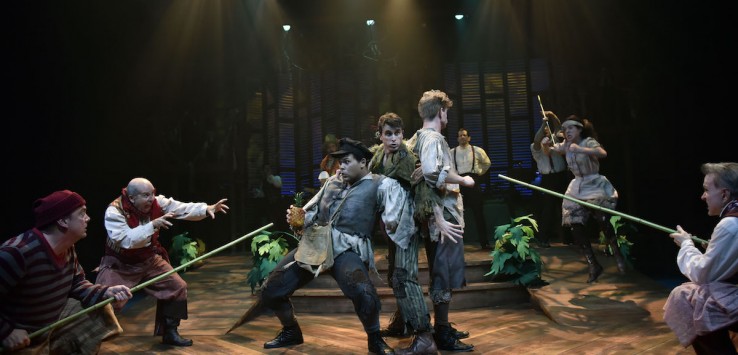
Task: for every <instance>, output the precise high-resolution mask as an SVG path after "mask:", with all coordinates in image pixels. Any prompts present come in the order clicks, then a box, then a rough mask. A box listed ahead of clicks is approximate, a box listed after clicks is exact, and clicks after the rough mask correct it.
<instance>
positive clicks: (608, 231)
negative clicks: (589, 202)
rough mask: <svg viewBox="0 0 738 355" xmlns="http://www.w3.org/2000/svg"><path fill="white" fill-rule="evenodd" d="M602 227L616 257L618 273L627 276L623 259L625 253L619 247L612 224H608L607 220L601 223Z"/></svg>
mask: <svg viewBox="0 0 738 355" xmlns="http://www.w3.org/2000/svg"><path fill="white" fill-rule="evenodd" d="M608 220H609V219H608ZM600 225H601V228H602V231H603V232H604V233H605V236H606V237H607V244H608V245H609V246H610V249H612V254H613V256H615V263H616V264H617V266H618V272H619V273H620V275H625V258H623V253H622V252H621V251H620V246H619V245H618V237H617V236H616V235H615V230H614V229H613V227H612V224H610V222H607V220H606V221H604V222H601V224H600Z"/></svg>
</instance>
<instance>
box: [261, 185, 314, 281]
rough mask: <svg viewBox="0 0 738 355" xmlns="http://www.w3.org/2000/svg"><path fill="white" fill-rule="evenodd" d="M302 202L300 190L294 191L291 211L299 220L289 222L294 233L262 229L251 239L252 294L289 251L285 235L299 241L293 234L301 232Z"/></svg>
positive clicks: (295, 242) (296, 241)
mask: <svg viewBox="0 0 738 355" xmlns="http://www.w3.org/2000/svg"><path fill="white" fill-rule="evenodd" d="M302 203H303V200H302V192H297V193H295V197H294V203H293V207H292V213H295V214H296V216H298V217H299V218H300V221H299V225H298V224H297V223H291V224H290V229H292V231H293V232H294V234H292V233H288V232H283V231H275V232H269V231H263V232H261V234H259V235H257V236H254V239H253V240H252V241H251V255H252V256H253V258H254V259H253V260H254V265H253V267H252V268H251V271H249V274H248V278H247V280H248V283H249V286H251V294H252V295H253V294H254V293H255V292H256V289H257V287H260V286H261V285H262V284H263V283H264V281H265V280H266V278H267V276H269V273H270V272H272V270H274V267H276V266H277V263H279V261H280V260H282V258H284V256H285V255H287V253H288V252H289V251H290V243H288V240H289V239H286V237H289V238H291V240H293V241H294V244H295V245H297V243H298V242H299V239H298V238H297V237H296V236H295V235H299V233H298V231H300V232H301V231H302V227H303V226H302V224H303V222H304V217H305V213H304V211H303V210H302Z"/></svg>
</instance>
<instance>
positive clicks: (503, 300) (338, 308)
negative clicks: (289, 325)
mask: <svg viewBox="0 0 738 355" xmlns="http://www.w3.org/2000/svg"><path fill="white" fill-rule="evenodd" d="M386 255H387V250H386V248H381V247H377V248H376V249H375V263H376V266H377V272H378V274H379V275H377V274H372V275H371V277H372V282H373V283H374V285H375V287H376V288H377V293H378V294H379V296H380V298H381V302H382V312H394V311H395V309H396V308H397V303H396V300H395V296H394V294H393V293H392V288H391V287H390V285H389V284H388V282H387V265H388V264H387V260H386ZM419 259H420V261H419V273H418V278H419V281H420V284H421V285H422V286H423V292H424V293H425V294H426V296H427V295H428V284H429V282H428V280H429V275H428V263H427V261H426V258H425V250H424V249H423V248H421V250H420V252H419ZM465 261H466V279H467V286H466V287H464V288H463V289H461V290H455V291H454V293H453V302H451V309H452V310H460V309H470V308H479V307H493V306H499V305H510V304H522V303H528V302H530V294H529V293H528V290H527V289H526V288H525V287H523V286H519V285H514V284H512V283H511V282H495V281H493V280H492V278H491V277H490V276H484V275H485V274H486V273H487V272H489V269H490V265H491V262H492V260H491V258H490V256H489V251H485V250H480V249H479V248H478V247H475V246H466V247H465ZM291 299H292V303H293V305H294V306H295V309H296V310H297V311H298V312H300V313H353V312H354V306H353V304H352V303H351V301H350V300H349V299H348V298H346V297H345V296H344V295H343V293H342V292H341V289H340V288H339V287H338V284H337V283H336V281H335V280H334V279H333V277H331V276H330V275H329V274H322V275H320V276H318V277H317V278H316V279H315V280H313V281H311V282H310V283H309V284H308V285H307V286H305V287H303V288H302V289H299V290H297V291H295V293H294V294H293V295H292V297H291ZM426 303H427V304H428V307H429V309H432V304H431V302H430V299H429V298H428V297H426Z"/></svg>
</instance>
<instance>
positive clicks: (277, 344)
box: [264, 323, 304, 349]
mask: <svg viewBox="0 0 738 355" xmlns="http://www.w3.org/2000/svg"><path fill="white" fill-rule="evenodd" d="M303 342H304V340H302V330H300V325H299V324H297V323H295V325H290V326H287V327H282V330H280V331H279V334H277V337H276V338H274V339H272V340H270V341H268V342H266V343H264V349H273V348H281V347H285V346H290V345H298V344H302V343H303Z"/></svg>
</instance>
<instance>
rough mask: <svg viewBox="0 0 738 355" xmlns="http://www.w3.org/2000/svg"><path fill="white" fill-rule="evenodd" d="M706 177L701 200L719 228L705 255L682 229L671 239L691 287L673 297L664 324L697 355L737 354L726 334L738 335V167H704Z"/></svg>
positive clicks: (677, 290) (679, 288)
mask: <svg viewBox="0 0 738 355" xmlns="http://www.w3.org/2000/svg"><path fill="white" fill-rule="evenodd" d="M702 173H703V174H705V178H704V183H703V185H702V186H703V188H704V192H703V193H702V197H701V198H702V200H703V201H705V203H707V214H708V215H710V216H717V217H719V218H720V222H718V224H717V226H715V229H714V230H713V232H712V236H711V238H710V242H709V243H708V244H707V249H706V250H705V252H704V253H702V252H701V251H700V250H699V249H697V247H695V245H694V242H693V241H692V239H693V238H692V237H691V236H690V235H689V233H687V232H686V231H684V230H683V229H682V227H681V226H677V231H676V233H672V234H671V235H670V236H671V237H672V238H673V239H674V243H676V244H677V245H678V246H679V254H678V255H677V265H679V270H680V271H681V272H682V274H684V276H686V277H687V278H688V279H689V280H690V282H686V283H684V284H682V285H680V286H677V287H676V288H674V290H672V291H671V294H670V295H669V298H668V299H667V300H666V304H665V305H664V321H666V324H668V325H669V327H671V329H672V330H674V333H676V336H677V338H678V339H679V342H680V343H681V344H682V345H683V346H688V345H690V344H691V345H692V347H693V348H694V350H695V352H696V353H697V354H735V353H736V349H735V346H734V345H733V342H732V341H731V338H730V335H729V333H728V331H738V286H736V284H737V283H738V243H736V241H738V163H707V164H703V165H702Z"/></svg>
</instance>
